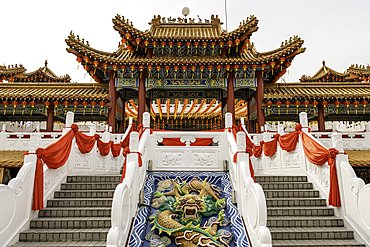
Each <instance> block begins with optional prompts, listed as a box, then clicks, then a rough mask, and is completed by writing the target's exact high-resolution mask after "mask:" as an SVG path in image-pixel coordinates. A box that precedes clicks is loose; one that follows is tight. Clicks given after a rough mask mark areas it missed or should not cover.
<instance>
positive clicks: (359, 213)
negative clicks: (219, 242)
mask: <svg viewBox="0 0 370 247" xmlns="http://www.w3.org/2000/svg"><path fill="white" fill-rule="evenodd" d="M300 118H301V124H302V127H303V131H305V132H306V134H307V135H308V136H309V137H310V138H312V139H313V140H314V141H316V142H317V143H318V144H320V145H321V146H323V147H325V148H327V149H328V147H330V148H336V149H337V150H338V151H339V152H340V153H343V151H344V150H343V146H346V148H348V149H356V148H355V147H356V146H357V149H359V148H358V145H359V142H362V143H365V142H367V145H369V143H368V142H369V141H368V139H367V138H368V137H367V134H366V132H362V133H363V134H364V135H365V136H364V137H363V138H353V137H351V138H352V139H351V140H348V138H343V139H342V133H339V132H336V131H334V132H332V133H330V132H329V133H328V132H323V133H322V134H325V135H329V137H330V138H322V139H325V145H324V144H323V143H322V141H321V139H320V140H318V139H317V138H315V135H320V134H321V133H315V132H313V133H308V124H307V115H306V113H301V114H300ZM279 132H280V133H279V134H280V135H282V134H284V133H281V131H279ZM368 133H369V132H368ZM273 134H275V133H269V132H265V133H263V134H252V136H253V140H254V144H255V145H259V141H260V140H264V141H265V142H266V141H269V140H271V138H272V135H273ZM345 134H349V133H345ZM351 134H353V132H352V133H351ZM346 139H347V140H346ZM357 139H359V140H357ZM329 141H330V143H329ZM351 141H352V142H353V141H354V142H355V143H351ZM367 149H368V148H367ZM252 163H253V167H254V172H255V174H258V175H265V174H274V175H298V174H300V175H307V176H308V179H309V181H310V182H312V183H313V184H314V187H315V188H316V189H318V190H319V191H320V194H321V196H322V197H324V198H326V199H327V198H328V196H329V188H330V167H329V165H328V164H327V163H326V164H324V165H322V166H318V165H315V164H312V163H311V162H310V161H309V160H308V159H307V157H306V156H305V154H304V151H303V147H302V142H301V139H300V141H299V142H298V144H297V147H296V149H295V150H294V151H292V152H286V151H284V150H282V149H281V148H280V147H279V144H278V147H277V150H276V153H275V155H273V156H271V157H267V156H265V155H264V154H263V153H262V155H261V157H259V158H255V157H253V158H252ZM336 170H337V175H338V184H339V190H340V198H341V207H340V208H336V210H335V212H336V215H338V216H341V217H343V218H344V220H345V222H346V226H348V227H350V228H352V229H353V230H354V231H355V239H357V240H360V241H363V242H365V244H366V245H367V246H370V214H369V213H368V205H369V204H370V184H368V185H365V184H364V181H363V180H362V179H360V178H357V177H356V175H355V173H354V171H353V169H352V167H351V165H350V164H349V163H348V156H347V155H344V154H338V155H337V158H336ZM248 230H249V229H248Z"/></svg>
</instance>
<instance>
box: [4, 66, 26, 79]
mask: <svg viewBox="0 0 370 247" xmlns="http://www.w3.org/2000/svg"><path fill="white" fill-rule="evenodd" d="M25 71H26V69H25V68H24V67H23V65H22V64H20V65H18V64H16V65H15V66H14V65H8V67H6V66H5V65H4V66H2V65H0V79H1V76H12V75H17V74H22V73H24V72H25Z"/></svg>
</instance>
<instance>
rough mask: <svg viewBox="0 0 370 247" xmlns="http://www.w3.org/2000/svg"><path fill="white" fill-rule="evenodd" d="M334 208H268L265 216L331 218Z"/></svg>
mask: <svg viewBox="0 0 370 247" xmlns="http://www.w3.org/2000/svg"><path fill="white" fill-rule="evenodd" d="M333 215H334V208H328V207H270V208H267V216H268V217H272V216H333Z"/></svg>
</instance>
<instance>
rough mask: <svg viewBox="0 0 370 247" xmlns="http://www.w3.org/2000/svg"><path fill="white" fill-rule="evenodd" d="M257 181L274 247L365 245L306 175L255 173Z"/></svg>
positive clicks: (358, 246) (363, 246) (357, 246)
mask: <svg viewBox="0 0 370 247" xmlns="http://www.w3.org/2000/svg"><path fill="white" fill-rule="evenodd" d="M256 182H257V183H259V184H260V185H261V186H262V188H263V190H264V193H265V197H266V204H267V227H269V229H270V232H271V237H272V245H273V246H279V247H288V246H289V247H291V246H300V247H305V246H307V247H308V246H310V247H312V246H315V247H316V246H348V247H349V246H353V247H354V246H356V247H360V246H361V247H365V245H364V244H361V243H359V242H357V241H356V240H354V233H353V231H352V230H349V229H347V228H345V227H344V222H343V220H342V219H340V218H338V217H336V216H334V209H333V208H331V207H328V206H327V205H326V200H325V199H323V198H320V197H319V191H317V190H314V189H313V185H312V183H309V182H307V177H306V176H256Z"/></svg>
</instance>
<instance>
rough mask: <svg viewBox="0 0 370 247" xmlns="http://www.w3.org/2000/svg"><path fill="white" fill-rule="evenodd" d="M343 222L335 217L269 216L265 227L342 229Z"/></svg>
mask: <svg viewBox="0 0 370 247" xmlns="http://www.w3.org/2000/svg"><path fill="white" fill-rule="evenodd" d="M343 226H344V222H343V220H342V219H341V218H338V217H335V216H275V217H274V216H270V217H268V219H267V227H343Z"/></svg>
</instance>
